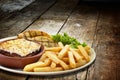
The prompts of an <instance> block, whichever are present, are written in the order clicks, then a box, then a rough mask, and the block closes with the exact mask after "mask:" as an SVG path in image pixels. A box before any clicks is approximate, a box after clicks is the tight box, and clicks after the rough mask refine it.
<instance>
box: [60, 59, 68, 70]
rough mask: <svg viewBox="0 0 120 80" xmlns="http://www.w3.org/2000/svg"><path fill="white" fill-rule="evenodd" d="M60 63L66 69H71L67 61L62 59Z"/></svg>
mask: <svg viewBox="0 0 120 80" xmlns="http://www.w3.org/2000/svg"><path fill="white" fill-rule="evenodd" d="M60 65H61V66H62V67H63V69H64V70H68V69H69V66H68V65H67V64H66V63H65V62H63V61H62V60H60Z"/></svg>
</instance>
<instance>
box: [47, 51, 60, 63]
mask: <svg viewBox="0 0 120 80" xmlns="http://www.w3.org/2000/svg"><path fill="white" fill-rule="evenodd" d="M46 55H47V56H48V57H49V59H51V60H52V61H53V62H55V63H56V64H59V63H60V59H59V58H58V57H57V56H56V55H55V54H53V53H51V52H48V53H46Z"/></svg>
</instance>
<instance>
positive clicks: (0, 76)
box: [0, 70, 26, 80]
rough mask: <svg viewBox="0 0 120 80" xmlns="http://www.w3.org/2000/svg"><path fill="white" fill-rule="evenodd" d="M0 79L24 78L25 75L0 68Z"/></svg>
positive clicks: (18, 79) (24, 79) (22, 79)
mask: <svg viewBox="0 0 120 80" xmlns="http://www.w3.org/2000/svg"><path fill="white" fill-rule="evenodd" d="M0 80H26V76H25V75H19V74H13V73H10V72H5V71H3V70H0Z"/></svg>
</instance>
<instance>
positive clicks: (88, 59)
mask: <svg viewBox="0 0 120 80" xmlns="http://www.w3.org/2000/svg"><path fill="white" fill-rule="evenodd" d="M78 49H79V50H80V52H81V54H82V55H83V56H84V58H85V59H86V60H87V62H89V61H90V57H89V55H88V54H87V52H86V50H85V49H84V48H83V47H82V46H81V45H79V46H78Z"/></svg>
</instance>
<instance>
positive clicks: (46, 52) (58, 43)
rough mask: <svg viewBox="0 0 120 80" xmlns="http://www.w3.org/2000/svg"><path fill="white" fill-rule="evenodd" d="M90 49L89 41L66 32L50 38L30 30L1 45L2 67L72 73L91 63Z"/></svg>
mask: <svg viewBox="0 0 120 80" xmlns="http://www.w3.org/2000/svg"><path fill="white" fill-rule="evenodd" d="M90 49H91V48H90V47H89V46H88V45H87V44H86V43H85V42H84V43H80V42H79V41H78V40H77V39H76V38H73V37H71V36H69V35H68V34H66V33H64V34H63V35H61V34H56V35H49V34H48V33H46V32H43V31H39V30H29V31H24V32H22V33H20V34H18V35H17V38H15V39H11V40H6V41H3V42H0V64H1V65H3V66H7V67H11V68H22V69H23V71H25V72H52V71H64V70H70V69H74V68H78V67H80V66H82V65H85V64H86V63H88V62H89V61H90V60H91V57H90ZM5 59H6V60H5ZM3 60H4V62H3ZM11 63H12V65H11Z"/></svg>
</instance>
